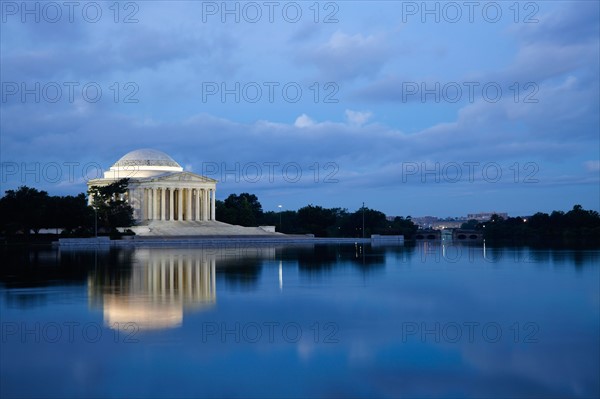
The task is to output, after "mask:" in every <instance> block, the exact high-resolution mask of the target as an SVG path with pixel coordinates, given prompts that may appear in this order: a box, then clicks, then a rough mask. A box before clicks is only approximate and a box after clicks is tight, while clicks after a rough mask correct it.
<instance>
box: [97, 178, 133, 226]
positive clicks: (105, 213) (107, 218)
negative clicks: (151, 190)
mask: <svg viewBox="0 0 600 399" xmlns="http://www.w3.org/2000/svg"><path fill="white" fill-rule="evenodd" d="M128 184H129V179H121V180H117V181H116V182H114V183H111V184H109V185H106V186H91V187H90V189H89V191H88V194H89V195H90V196H92V207H93V208H94V209H96V211H97V213H98V226H100V227H104V228H107V229H109V230H110V231H114V230H115V229H116V228H117V227H129V226H132V225H133V222H134V219H133V208H132V207H131V205H129V204H128V202H127V199H126V198H125V193H126V192H127V185H128Z"/></svg>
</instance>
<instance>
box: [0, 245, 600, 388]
mask: <svg viewBox="0 0 600 399" xmlns="http://www.w3.org/2000/svg"><path fill="white" fill-rule="evenodd" d="M2 258H3V262H2V269H1V271H0V317H1V322H2V329H1V333H2V336H1V345H2V348H1V349H2V350H1V351H0V396H2V397H83V396H88V397H90V396H91V397H122V396H136V397H151V398H152V397H282V396H285V397H400V396H409V397H458V396H460V397H482V396H485V397H541V396H543V397H597V396H599V395H600V388H599V375H600V366H599V362H600V360H599V359H600V343H599V336H600V322H599V314H600V294H599V290H600V289H599V283H600V275H599V264H600V251H590V250H588V251H584V250H578V251H571V250H532V249H527V248H516V249H515V248H496V249H490V248H484V247H482V246H456V245H452V244H451V243H450V244H444V245H439V244H431V243H420V244H418V245H416V246H406V247H403V246H371V245H364V246H363V245H304V246H288V247H284V246H251V247H249V246H244V245H240V244H237V245H232V246H214V245H210V246H209V245H205V246H202V245H201V246H198V247H179V248H137V249H112V250H104V251H81V250H79V251H73V250H64V249H63V250H59V249H52V248H41V249H33V250H32V249H29V250H24V249H11V250H8V249H4V250H3V253H2Z"/></svg>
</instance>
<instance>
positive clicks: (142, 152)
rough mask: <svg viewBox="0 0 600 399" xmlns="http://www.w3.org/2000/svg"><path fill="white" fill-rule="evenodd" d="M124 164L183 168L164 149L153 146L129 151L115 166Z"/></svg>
mask: <svg viewBox="0 0 600 399" xmlns="http://www.w3.org/2000/svg"><path fill="white" fill-rule="evenodd" d="M123 166H170V167H175V168H181V165H179V164H178V163H177V162H175V160H174V159H173V158H171V157H170V156H168V155H167V154H165V153H164V152H162V151H158V150H154V149H152V148H142V149H139V150H135V151H131V152H128V153H127V154H125V155H123V156H122V157H121V159H119V160H118V161H117V162H116V163H115V164H114V165H113V167H117V168H118V167H123Z"/></svg>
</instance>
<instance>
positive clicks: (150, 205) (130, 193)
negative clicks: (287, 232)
mask: <svg viewBox="0 0 600 399" xmlns="http://www.w3.org/2000/svg"><path fill="white" fill-rule="evenodd" d="M123 178H128V179H129V185H128V187H127V192H126V194H125V199H126V200H127V201H128V202H129V205H131V207H132V208H133V218H134V219H135V224H136V226H134V227H133V228H132V230H133V231H134V232H135V233H136V234H138V235H195V234H199V235H203V234H217V235H218V234H233V235H248V234H258V235H263V234H269V233H271V234H272V232H273V230H272V229H268V230H266V229H264V228H253V227H241V226H233V225H229V224H226V223H222V222H217V221H216V217H215V194H216V190H217V181H216V180H214V179H211V178H208V177H205V176H201V175H198V174H195V173H192V172H187V171H184V170H183V168H182V167H181V165H179V164H178V163H177V162H176V161H175V160H174V159H173V158H171V157H170V156H169V155H167V154H165V153H164V152H162V151H158V150H154V149H149V148H144V149H139V150H135V151H131V152H129V153H127V154H125V155H124V156H123V157H121V159H119V160H118V161H117V162H116V163H115V164H114V165H113V166H111V167H110V169H109V170H107V171H106V172H104V176H103V178H99V179H92V180H89V181H88V183H87V184H88V189H89V188H90V187H91V186H106V185H109V184H111V183H114V182H116V181H117V180H120V179H123ZM92 200H93V198H92V196H91V195H90V197H89V200H88V201H89V203H90V204H91V203H92Z"/></svg>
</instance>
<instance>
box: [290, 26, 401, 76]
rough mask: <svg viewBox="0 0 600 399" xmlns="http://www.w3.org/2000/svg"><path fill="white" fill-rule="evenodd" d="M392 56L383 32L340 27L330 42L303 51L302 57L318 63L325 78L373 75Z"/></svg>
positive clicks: (301, 58)
mask: <svg viewBox="0 0 600 399" xmlns="http://www.w3.org/2000/svg"><path fill="white" fill-rule="evenodd" d="M390 56H391V52H390V49H389V47H388V46H387V44H386V41H385V37H384V36H383V35H379V36H376V35H366V36H365V35H363V34H360V33H357V34H354V35H349V34H346V33H343V32H340V31H336V32H335V33H333V34H332V35H331V36H330V38H329V40H328V41H327V42H326V43H323V44H321V45H317V46H316V47H314V48H312V49H310V50H305V51H303V52H301V53H300V56H299V57H298V59H299V60H300V62H301V63H305V64H306V63H308V64H311V65H314V66H316V67H317V69H318V70H319V72H320V74H321V75H322V76H323V78H326V79H332V80H336V81H337V80H347V79H354V78H358V77H363V76H373V75H375V74H376V73H377V72H379V70H380V69H381V68H382V67H383V65H384V64H385V62H386V61H387V60H388V59H389V58H390Z"/></svg>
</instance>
